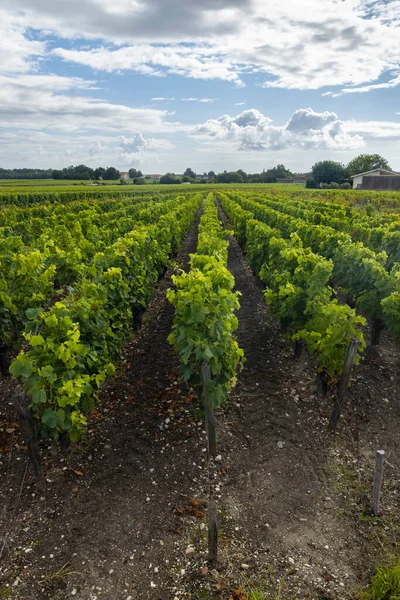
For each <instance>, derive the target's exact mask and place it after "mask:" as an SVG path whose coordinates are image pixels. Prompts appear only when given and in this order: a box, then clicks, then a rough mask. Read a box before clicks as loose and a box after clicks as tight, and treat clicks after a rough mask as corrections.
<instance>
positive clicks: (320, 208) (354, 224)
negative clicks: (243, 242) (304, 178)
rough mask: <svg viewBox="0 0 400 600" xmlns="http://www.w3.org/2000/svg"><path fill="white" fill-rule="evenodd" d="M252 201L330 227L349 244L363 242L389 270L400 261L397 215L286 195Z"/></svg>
mask: <svg viewBox="0 0 400 600" xmlns="http://www.w3.org/2000/svg"><path fill="white" fill-rule="evenodd" d="M252 199H253V200H256V201H257V202H260V203H262V204H265V205H267V206H269V207H270V208H272V209H274V210H277V211H279V212H283V213H285V214H289V215H291V216H292V217H295V218H299V219H302V220H304V221H306V222H308V223H310V224H314V225H323V226H329V227H332V228H333V229H336V230H337V231H341V232H343V233H346V234H347V235H348V236H349V241H350V240H352V241H355V242H363V244H364V245H365V246H368V247H370V248H371V249H372V250H373V251H375V252H382V251H385V252H386V253H387V255H388V262H387V264H386V266H387V268H388V269H390V268H392V266H393V265H394V263H395V262H400V218H399V215H398V214H397V213H383V214H381V213H374V214H372V215H370V214H366V213H365V212H361V211H359V210H356V209H353V208H351V207H349V206H346V207H345V206H343V205H340V204H323V203H322V202H321V201H319V202H317V201H312V200H307V201H304V200H303V201H299V200H293V199H292V198H290V197H288V196H282V197H275V198H273V197H272V198H271V196H270V195H257V196H252Z"/></svg>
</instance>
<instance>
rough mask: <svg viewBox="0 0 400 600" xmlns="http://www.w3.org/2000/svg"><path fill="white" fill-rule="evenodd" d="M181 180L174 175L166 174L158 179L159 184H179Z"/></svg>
mask: <svg viewBox="0 0 400 600" xmlns="http://www.w3.org/2000/svg"><path fill="white" fill-rule="evenodd" d="M180 182H181V180H180V179H179V177H177V176H176V175H175V173H166V174H165V175H163V176H162V177H161V178H160V183H180Z"/></svg>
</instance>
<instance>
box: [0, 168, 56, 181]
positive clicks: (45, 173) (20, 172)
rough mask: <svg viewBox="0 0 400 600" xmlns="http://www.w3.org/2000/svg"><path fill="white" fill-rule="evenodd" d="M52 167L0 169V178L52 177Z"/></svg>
mask: <svg viewBox="0 0 400 600" xmlns="http://www.w3.org/2000/svg"><path fill="white" fill-rule="evenodd" d="M52 173H53V171H52V169H0V179H52Z"/></svg>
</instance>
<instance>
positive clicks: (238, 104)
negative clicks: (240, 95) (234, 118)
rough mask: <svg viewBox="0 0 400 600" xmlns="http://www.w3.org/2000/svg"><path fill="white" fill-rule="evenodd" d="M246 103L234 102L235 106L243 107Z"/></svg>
mask: <svg viewBox="0 0 400 600" xmlns="http://www.w3.org/2000/svg"><path fill="white" fill-rule="evenodd" d="M245 104H246V102H235V106H244V105H245Z"/></svg>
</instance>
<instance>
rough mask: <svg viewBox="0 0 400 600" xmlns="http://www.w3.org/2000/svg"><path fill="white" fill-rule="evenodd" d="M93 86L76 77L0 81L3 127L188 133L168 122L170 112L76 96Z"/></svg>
mask: <svg viewBox="0 0 400 600" xmlns="http://www.w3.org/2000/svg"><path fill="white" fill-rule="evenodd" d="M93 87H94V86H93V83H92V82H90V81H85V80H83V79H80V78H76V77H59V76H57V75H21V76H19V77H7V76H1V77H0V127H9V126H10V124H12V126H13V127H17V128H27V129H36V130H40V129H47V130H52V131H60V132H66V133H68V132H80V133H81V132H84V131H88V130H93V129H96V130H102V131H121V132H124V131H132V132H135V131H137V130H140V131H156V132H173V131H178V130H185V127H184V126H182V125H180V124H179V123H175V122H172V121H168V120H167V119H168V117H169V116H170V115H169V113H168V111H166V110H160V109H153V108H132V107H130V106H126V105H123V104H112V103H110V102H107V101H105V100H102V99H101V98H94V97H91V96H84V95H77V94H76V93H74V92H75V90H78V91H80V92H81V94H82V92H86V91H88V90H93ZM186 129H187V127H186Z"/></svg>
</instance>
